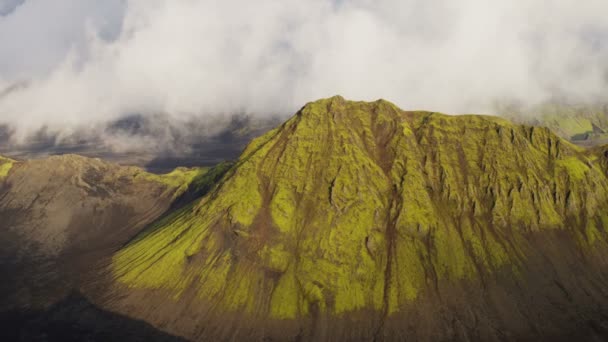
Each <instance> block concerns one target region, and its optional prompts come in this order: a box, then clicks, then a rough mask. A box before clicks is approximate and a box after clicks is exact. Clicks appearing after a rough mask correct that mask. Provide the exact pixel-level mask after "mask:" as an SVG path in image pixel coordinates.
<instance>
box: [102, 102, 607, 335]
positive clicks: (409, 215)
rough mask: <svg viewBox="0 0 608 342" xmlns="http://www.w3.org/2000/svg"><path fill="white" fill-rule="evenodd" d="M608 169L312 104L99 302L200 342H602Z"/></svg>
mask: <svg viewBox="0 0 608 342" xmlns="http://www.w3.org/2000/svg"><path fill="white" fill-rule="evenodd" d="M602 165H603V164H602V156H601V155H600V154H599V153H598V152H596V151H590V152H587V151H585V150H582V149H580V148H578V147H576V146H574V145H572V144H570V143H568V142H567V141H565V140H563V139H561V138H559V137H557V136H556V135H554V134H553V133H551V132H550V131H549V130H548V129H545V128H538V127H527V126H520V125H514V124H512V123H510V122H508V121H505V120H502V119H499V118H495V117H486V116H446V115H442V114H437V113H428V112H404V111H402V110H400V109H398V108H397V107H395V106H394V105H392V104H391V103H388V102H386V101H382V100H380V101H377V102H373V103H365V102H350V101H346V100H344V99H342V98H341V97H334V98H331V99H325V100H320V101H317V102H314V103H310V104H308V105H306V106H305V107H304V108H303V109H302V110H301V111H299V112H298V113H297V114H296V115H295V116H294V117H293V118H291V119H290V120H289V121H287V122H286V123H285V124H283V125H282V126H280V127H278V128H277V129H275V130H273V131H271V132H269V133H267V134H266V135H264V136H262V137H260V138H258V139H256V140H254V141H253V142H252V143H251V144H250V145H249V147H248V148H247V149H246V150H245V151H244V153H243V155H242V156H241V158H240V159H239V161H238V163H237V164H236V166H235V167H233V168H232V169H231V170H230V171H229V172H228V173H227V175H226V176H225V177H224V178H223V179H222V181H221V182H220V184H219V185H218V186H217V187H216V188H215V189H214V190H213V191H212V192H211V193H209V194H208V195H207V196H205V197H203V198H202V199H201V200H199V201H197V202H195V203H193V204H192V205H190V206H188V207H186V208H184V209H182V210H179V211H177V212H175V213H173V214H171V215H169V216H166V217H165V218H163V219H162V220H160V221H159V222H157V223H156V224H155V225H154V226H153V227H151V228H150V229H149V230H148V231H147V232H145V233H144V234H143V235H141V236H140V237H139V238H137V239H135V240H134V241H133V242H132V243H130V244H129V245H128V246H126V247H125V248H123V249H122V250H121V251H120V252H118V253H117V254H116V255H115V256H114V258H113V263H112V265H111V267H110V271H111V272H112V278H113V280H112V281H111V283H112V285H111V289H110V290H109V291H108V293H106V295H105V297H103V298H102V299H101V300H102V301H104V303H105V305H106V306H108V307H111V308H112V309H113V310H117V311H119V312H123V313H126V314H128V315H130V316H134V317H138V318H142V319H146V320H147V321H149V322H151V323H153V324H155V325H156V326H159V327H163V328H164V329H166V330H167V331H169V332H171V333H175V334H179V335H181V336H185V337H187V338H191V339H197V340H232V339H236V340H239V339H244V338H246V339H249V340H264V339H268V338H270V339H278V340H315V341H318V340H327V341H332V340H376V341H379V340H398V339H404V338H406V339H409V338H412V339H420V340H437V339H451V340H470V339H475V340H504V339H509V340H510V339H555V338H556V337H564V338H573V337H585V338H591V337H593V336H599V335H605V334H606V332H607V331H608V330H606V327H608V325H606V324H605V322H604V319H603V317H606V316H604V315H606V314H608V313H607V312H606V309H605V308H607V307H608V306H606V304H608V292H607V291H606V290H605V289H604V288H605V287H604V286H603V285H604V284H606V281H607V280H608V278H607V276H608V273H607V272H606V271H607V270H608V269H607V268H606V264H605V261H604V260H608V259H606V256H607V255H606V252H607V251H608V246H607V243H608V235H607V234H606V229H607V228H608V206H607V204H608V203H607V202H608V198H607V196H608V191H607V190H608V179H607V178H606V172H605V170H606V169H605V168H604V167H603V166H602ZM569 334H570V335H569Z"/></svg>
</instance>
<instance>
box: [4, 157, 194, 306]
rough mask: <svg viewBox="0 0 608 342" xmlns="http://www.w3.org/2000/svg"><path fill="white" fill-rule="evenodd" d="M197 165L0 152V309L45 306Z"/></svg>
mask: <svg viewBox="0 0 608 342" xmlns="http://www.w3.org/2000/svg"><path fill="white" fill-rule="evenodd" d="M204 172H205V170H204V169H200V170H199V169H178V170H175V171H174V172H172V173H170V174H167V175H154V174H150V173H147V172H144V171H143V170H141V169H139V168H135V167H121V166H118V165H115V164H111V163H106V162H103V161H101V160H99V159H89V158H84V157H80V156H75V155H64V156H54V157H49V158H46V159H40V160H32V161H13V160H9V159H6V158H0V246H1V247H2V248H0V270H1V271H2V274H3V275H4V277H5V279H4V281H3V282H2V284H1V285H0V294H1V295H2V298H4V300H3V301H2V303H0V304H1V305H0V309H6V308H7V307H13V306H17V307H22V306H28V307H30V306H33V307H37V306H40V305H48V304H50V303H52V302H53V301H55V300H57V299H60V298H61V297H62V296H63V295H65V294H67V293H69V292H70V291H71V290H72V289H74V290H76V289H77V288H78V285H77V284H78V282H80V280H81V278H85V277H84V275H85V274H87V273H89V272H90V271H91V270H92V269H95V265H96V264H97V263H98V261H99V260H100V259H103V258H107V257H108V256H109V255H111V254H112V253H113V252H114V251H115V250H116V249H118V248H119V247H120V246H121V245H123V244H124V243H126V242H127V241H129V239H131V238H132V237H133V236H134V235H135V234H137V232H138V231H139V230H140V229H141V228H142V227H144V226H145V225H147V224H148V223H150V222H151V221H152V220H154V219H155V218H156V217H158V216H160V215H161V214H162V213H163V212H165V211H166V210H167V209H169V208H170V206H171V204H172V203H173V202H174V200H175V199H176V198H177V197H179V196H180V195H181V194H182V193H184V192H186V191H187V189H188V186H189V184H190V183H191V182H193V181H194V180H195V179H199V178H201V177H203V175H204Z"/></svg>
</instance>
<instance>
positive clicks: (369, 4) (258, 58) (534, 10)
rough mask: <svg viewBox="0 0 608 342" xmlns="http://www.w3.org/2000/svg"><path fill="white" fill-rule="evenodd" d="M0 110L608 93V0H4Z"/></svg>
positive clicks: (53, 112)
mask: <svg viewBox="0 0 608 342" xmlns="http://www.w3.org/2000/svg"><path fill="white" fill-rule="evenodd" d="M5 3H6V5H4V3H3V5H4V6H3V7H2V8H3V12H2V13H5V14H4V15H3V16H0V47H1V49H2V53H0V121H2V122H8V123H10V124H11V125H12V126H14V127H15V128H16V129H17V132H21V133H22V134H25V133H23V132H30V131H32V130H35V129H38V128H39V127H41V126H43V125H46V126H49V127H50V128H51V129H58V130H59V129H66V128H70V127H80V126H82V125H94V124H95V123H96V122H100V121H108V120H114V119H117V118H120V117H122V116H124V115H127V114H134V113H137V114H143V115H146V114H147V113H151V114H158V113H166V114H169V115H174V116H180V117H184V116H192V115H209V114H213V115H217V114H221V113H230V114H232V113H258V114H265V113H273V114H274V113H289V112H292V111H293V110H294V109H296V108H297V107H299V106H301V105H302V104H304V103H305V102H307V101H310V100H313V99H316V98H319V97H326V96H328V95H333V94H338V93H339V94H343V95H344V96H347V97H350V98H358V99H375V98H380V97H382V98H387V99H391V100H392V101H394V102H396V103H397V104H399V105H400V106H402V107H404V108H425V109H430V110H441V111H446V112H480V111H487V110H488V109H489V108H490V105H489V104H490V103H491V102H492V101H495V100H503V99H506V100H516V101H522V102H524V103H535V102H539V101H543V100H545V99H547V98H550V97H553V96H568V97H570V98H574V99H577V100H579V99H580V100H588V99H594V98H596V97H598V96H601V95H602V94H605V91H606V88H607V87H606V77H607V76H606V74H607V71H606V62H605V61H606V60H608V22H606V20H605V16H604V13H606V12H608V3H606V2H605V1H602V0H589V1H586V2H585V4H584V5H582V4H581V3H580V2H579V1H572V0H559V1H545V0H533V1H499V2H492V3H488V2H485V1H481V0H465V1H459V2H458V3H454V2H452V1H447V0H436V1H431V2H429V1H422V0H407V1H397V0H382V1H370V0H342V1H329V0H311V1H306V2H301V1H296V0H285V1H270V0H262V1H255V2H251V1H230V2H225V1H213V0H171V1H169V0H146V1H143V0H110V1H103V2H99V1H93V0H85V1H75V0H57V1H53V2H49V1H44V0H26V1H23V2H22V3H20V2H19V1H12V0H11V1H5Z"/></svg>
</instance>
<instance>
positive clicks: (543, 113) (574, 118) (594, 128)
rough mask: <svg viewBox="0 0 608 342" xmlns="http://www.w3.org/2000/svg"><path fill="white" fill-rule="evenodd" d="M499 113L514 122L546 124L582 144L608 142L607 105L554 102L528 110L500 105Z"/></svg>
mask: <svg viewBox="0 0 608 342" xmlns="http://www.w3.org/2000/svg"><path fill="white" fill-rule="evenodd" d="M497 112H498V113H500V114H501V116H504V117H506V118H509V119H511V120H513V121H515V122H521V123H524V124H528V125H534V126H541V127H547V128H549V129H551V130H552V131H553V132H555V133H556V134H558V135H559V136H561V137H562V138H565V139H568V140H570V141H572V142H573V143H576V144H578V145H582V146H596V145H602V144H608V104H606V103H586V104H572V103H568V102H564V101H553V102H547V103H543V104H540V105H537V106H533V107H531V108H528V109H521V108H517V106H498V108H497Z"/></svg>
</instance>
